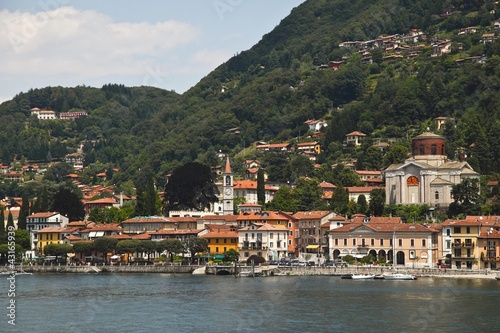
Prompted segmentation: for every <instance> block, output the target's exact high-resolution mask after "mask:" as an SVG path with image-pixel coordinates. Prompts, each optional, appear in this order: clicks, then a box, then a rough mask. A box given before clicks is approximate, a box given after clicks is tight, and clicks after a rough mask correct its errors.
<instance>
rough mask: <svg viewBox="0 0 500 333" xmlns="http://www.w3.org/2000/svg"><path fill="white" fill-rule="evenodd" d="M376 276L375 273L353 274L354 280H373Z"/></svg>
mask: <svg viewBox="0 0 500 333" xmlns="http://www.w3.org/2000/svg"><path fill="white" fill-rule="evenodd" d="M374 277H375V274H353V275H352V279H353V280H372V279H373V278H374Z"/></svg>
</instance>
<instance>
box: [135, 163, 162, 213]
mask: <svg viewBox="0 0 500 333" xmlns="http://www.w3.org/2000/svg"><path fill="white" fill-rule="evenodd" d="M135 187H136V189H137V199H136V209H135V215H136V216H155V215H157V214H158V213H159V208H158V206H157V202H158V194H157V192H156V188H155V184H154V179H153V174H152V173H151V172H150V171H146V172H145V173H144V174H143V175H141V177H139V179H138V181H137V182H136V183H135Z"/></svg>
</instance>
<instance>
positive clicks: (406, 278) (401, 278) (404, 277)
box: [384, 273, 417, 280]
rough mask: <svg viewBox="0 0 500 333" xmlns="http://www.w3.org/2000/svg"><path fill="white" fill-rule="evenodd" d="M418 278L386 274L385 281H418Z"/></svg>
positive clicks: (399, 274) (408, 275) (400, 274)
mask: <svg viewBox="0 0 500 333" xmlns="http://www.w3.org/2000/svg"><path fill="white" fill-rule="evenodd" d="M416 279H417V277H416V276H415V275H411V274H403V273H392V274H384V280H416Z"/></svg>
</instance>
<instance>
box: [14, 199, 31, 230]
mask: <svg viewBox="0 0 500 333" xmlns="http://www.w3.org/2000/svg"><path fill="white" fill-rule="evenodd" d="M29 214H30V203H29V200H28V196H27V195H26V193H24V194H23V201H22V206H21V210H20V211H19V218H18V219H17V228H18V229H26V218H27V217H28V215H29Z"/></svg>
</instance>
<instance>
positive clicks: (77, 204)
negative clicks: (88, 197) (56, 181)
mask: <svg viewBox="0 0 500 333" xmlns="http://www.w3.org/2000/svg"><path fill="white" fill-rule="evenodd" d="M50 210H51V211H53V212H58V213H60V214H61V215H64V216H66V217H67V218H68V219H69V220H70V221H79V220H83V219H84V218H85V207H84V206H83V203H82V201H81V199H80V197H79V196H78V195H77V194H75V193H74V192H73V191H72V190H71V189H69V188H67V187H64V186H61V187H59V190H58V191H57V192H56V193H55V194H54V196H53V198H52V205H51V207H50Z"/></svg>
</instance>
